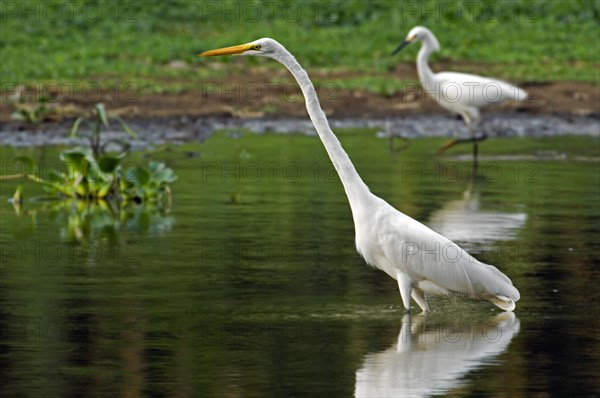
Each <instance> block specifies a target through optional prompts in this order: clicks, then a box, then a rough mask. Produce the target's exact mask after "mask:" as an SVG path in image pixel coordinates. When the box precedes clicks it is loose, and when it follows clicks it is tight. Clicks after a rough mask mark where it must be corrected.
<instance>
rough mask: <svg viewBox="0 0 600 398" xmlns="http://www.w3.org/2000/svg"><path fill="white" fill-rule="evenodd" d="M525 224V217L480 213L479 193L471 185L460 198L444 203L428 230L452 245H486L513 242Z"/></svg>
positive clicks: (471, 183) (509, 214)
mask: <svg viewBox="0 0 600 398" xmlns="http://www.w3.org/2000/svg"><path fill="white" fill-rule="evenodd" d="M525 221H527V214H525V213H509V212H502V211H497V210H495V211H492V210H482V209H481V197H480V193H479V192H477V191H476V190H475V189H474V184H473V182H472V181H471V182H469V185H468V187H467V190H466V191H465V192H464V193H463V198H462V199H460V200H453V201H449V202H446V204H445V205H444V206H443V207H442V208H441V209H438V210H436V211H435V212H434V213H433V214H432V215H431V217H430V218H429V222H428V223H427V226H428V227H429V228H431V229H433V230H434V231H436V232H437V233H439V234H441V235H444V236H445V237H447V238H448V239H450V240H453V241H463V242H489V241H501V240H512V239H514V238H515V235H516V233H517V231H518V230H519V229H520V228H521V227H523V225H525Z"/></svg>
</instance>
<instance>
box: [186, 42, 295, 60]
mask: <svg viewBox="0 0 600 398" xmlns="http://www.w3.org/2000/svg"><path fill="white" fill-rule="evenodd" d="M282 49H283V46H282V45H281V44H279V43H278V42H276V41H275V40H273V39H269V38H263V39H258V40H254V41H252V42H250V43H246V44H240V45H239V46H232V47H224V48H219V49H216V50H210V51H205V52H203V53H200V54H197V55H198V56H203V57H214V56H217V55H254V56H258V57H269V58H276V57H277V55H278V54H280V53H281V50H282Z"/></svg>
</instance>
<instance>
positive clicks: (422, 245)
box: [199, 38, 519, 311]
mask: <svg viewBox="0 0 600 398" xmlns="http://www.w3.org/2000/svg"><path fill="white" fill-rule="evenodd" d="M227 54H240V55H254V56H263V57H268V58H272V59H275V60H277V61H279V62H280V63H281V64H283V65H284V66H285V67H286V68H287V69H288V70H289V71H290V72H291V74H292V75H293V76H294V78H295V79H296V81H297V82H298V84H299V85H300V88H301V90H302V93H303V94H304V98H305V101H306V109H307V111H308V114H309V116H310V119H311V120H312V122H313V124H314V126H315V128H316V130H317V133H318V135H319V137H320V138H321V141H322V142H323V145H324V146H325V149H326V151H327V153H328V155H329V157H330V159H331V161H332V162H333V164H334V165H335V167H336V170H337V172H338V174H339V176H340V179H341V181H342V184H343V186H344V190H345V191H346V195H347V197H348V201H349V202H350V208H351V210H352V216H353V219H354V227H355V235H356V236H355V239H356V249H357V250H358V252H359V253H360V254H361V255H362V256H363V258H364V259H365V261H366V262H367V263H368V264H370V265H372V266H374V267H377V268H379V269H381V270H383V271H385V272H386V273H387V274H388V275H390V276H391V277H392V278H394V279H396V280H397V281H398V286H399V289H400V294H401V296H402V302H403V304H404V308H405V309H406V311H409V308H410V298H411V296H412V298H413V299H414V300H415V301H416V302H417V304H418V305H419V306H420V307H421V309H422V310H423V311H428V310H429V307H428V305H427V301H426V299H425V293H432V294H437V295H444V296H451V295H464V296H468V297H473V298H476V299H484V300H489V301H491V302H492V303H494V304H495V305H497V306H498V307H500V308H502V309H504V310H507V311H512V310H513V309H514V308H515V302H516V301H517V300H519V292H518V291H517V289H516V288H515V287H514V286H513V285H512V282H511V280H510V279H509V278H508V277H507V276H506V275H504V274H503V273H502V272H500V271H499V270H498V269H497V268H496V267H494V266H492V265H488V264H484V263H481V262H479V261H478V260H476V259H475V258H473V257H471V256H470V255H469V254H468V253H467V252H465V251H464V250H462V249H461V248H460V247H458V246H457V245H456V244H454V243H453V242H451V241H450V240H448V239H446V238H445V237H443V236H442V235H440V234H438V233H436V232H434V231H432V230H431V229H429V228H427V227H426V226H425V225H423V224H421V223H420V222H418V221H416V220H413V219H412V218H410V217H408V216H406V215H405V214H402V213H401V212H399V211H398V210H396V209H394V208H393V207H392V206H390V205H389V204H388V203H387V202H385V201H384V200H383V199H380V198H378V197H377V196H375V195H373V194H372V193H371V192H370V191H369V188H368V187H367V186H366V185H365V183H364V182H363V181H362V179H361V178H360V176H359V175H358V173H357V172H356V169H355V168H354V165H353V164H352V162H351V161H350V158H349V157H348V155H347V154H346V152H345V151H344V149H343V148H342V146H341V144H340V142H339V141H338V139H337V137H336V136H335V134H333V131H332V130H331V128H330V127H329V123H328V121H327V117H326V116H325V113H324V112H323V110H322V109H321V106H320V104H319V99H318V97H317V94H316V91H315V88H314V86H313V84H312V82H311V80H310V78H309V77H308V74H307V73H306V71H305V70H304V69H302V67H301V66H300V64H299V63H298V62H297V61H296V59H295V58H294V57H293V56H292V55H291V54H290V53H289V52H288V51H287V50H286V49H285V48H284V47H283V46H282V45H281V44H279V43H278V42H277V41H275V40H273V39H269V38H263V39H259V40H256V41H253V42H250V43H247V44H242V45H238V46H233V47H226V48H221V49H217V50H211V51H206V52H203V53H201V54H199V55H202V56H216V55H227Z"/></svg>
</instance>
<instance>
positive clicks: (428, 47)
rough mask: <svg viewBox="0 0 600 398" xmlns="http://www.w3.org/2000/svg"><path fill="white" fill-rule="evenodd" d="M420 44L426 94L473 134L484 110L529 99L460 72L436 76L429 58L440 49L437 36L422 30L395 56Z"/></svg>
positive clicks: (491, 81)
mask: <svg viewBox="0 0 600 398" xmlns="http://www.w3.org/2000/svg"><path fill="white" fill-rule="evenodd" d="M417 41H420V42H421V43H422V46H421V49H420V50H419V54H418V55H417V73H418V75H419V80H420V81H421V85H422V86H423V89H424V91H425V92H426V93H427V94H429V95H430V96H432V97H433V98H434V99H435V100H436V101H437V103H438V104H440V105H441V106H442V107H443V108H445V109H447V110H449V111H450V112H452V113H456V114H459V115H461V116H462V118H463V120H464V121H465V123H467V126H468V128H469V131H470V133H471V134H474V133H475V128H476V126H477V124H478V123H479V121H480V120H481V114H480V111H479V110H480V109H481V108H483V107H486V106H488V105H493V104H500V103H502V102H504V101H509V100H510V101H523V100H525V99H526V98H527V92H525V91H524V90H522V89H520V88H518V87H516V86H514V85H512V84H509V83H507V82H504V81H502V80H498V79H492V78H489V77H482V76H477V75H471V74H467V73H458V72H440V73H433V71H432V70H431V68H430V67H429V56H430V55H431V54H432V53H433V52H435V51H439V50H440V48H441V47H440V44H439V42H438V40H437V38H436V37H435V35H434V34H433V33H432V32H431V31H430V30H429V29H427V28H425V27H423V26H416V27H414V28H413V29H411V31H410V32H408V35H407V36H406V39H405V40H404V42H402V44H400V46H398V48H397V49H396V50H395V51H394V54H395V53H397V52H398V51H400V50H401V49H402V48H404V47H405V46H406V45H408V44H410V43H414V42H417Z"/></svg>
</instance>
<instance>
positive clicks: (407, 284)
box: [396, 272, 412, 312]
mask: <svg viewBox="0 0 600 398" xmlns="http://www.w3.org/2000/svg"><path fill="white" fill-rule="evenodd" d="M396 279H398V287H399V288H400V295H401V296H402V303H403V304H404V309H405V310H406V312H410V292H411V290H412V281H411V280H410V278H409V276H408V275H406V274H405V273H403V272H396Z"/></svg>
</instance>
